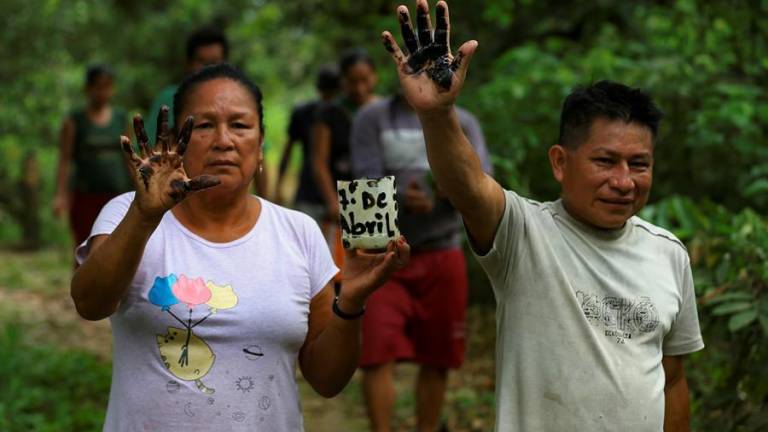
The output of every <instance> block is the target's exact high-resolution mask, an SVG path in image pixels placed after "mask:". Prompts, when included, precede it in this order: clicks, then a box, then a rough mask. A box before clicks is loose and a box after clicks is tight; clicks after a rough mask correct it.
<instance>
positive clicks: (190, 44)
mask: <svg viewBox="0 0 768 432" xmlns="http://www.w3.org/2000/svg"><path fill="white" fill-rule="evenodd" d="M213 44H219V45H221V49H222V52H223V53H224V60H226V59H227V58H228V56H229V41H227V36H225V35H224V32H222V31H221V30H219V29H218V28H216V27H214V26H205V27H200V28H198V29H197V30H195V31H193V32H192V33H191V34H190V35H189V37H187V61H190V60H192V59H193V58H194V57H195V51H196V50H197V49H198V48H200V47H204V46H208V45H213Z"/></svg>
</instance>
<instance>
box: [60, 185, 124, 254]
mask: <svg viewBox="0 0 768 432" xmlns="http://www.w3.org/2000/svg"><path fill="white" fill-rule="evenodd" d="M118 195H120V194H119V193H91V192H77V191H74V192H72V203H71V205H70V207H69V224H70V226H71V227H72V234H73V235H74V236H75V247H77V246H79V245H80V243H82V242H84V241H85V239H87V238H88V236H89V235H91V228H92V227H93V223H94V222H96V217H97V216H98V215H99V212H100V211H101V208H102V207H104V206H105V205H106V204H107V203H108V202H109V201H110V200H111V199H112V198H114V197H116V196H118Z"/></svg>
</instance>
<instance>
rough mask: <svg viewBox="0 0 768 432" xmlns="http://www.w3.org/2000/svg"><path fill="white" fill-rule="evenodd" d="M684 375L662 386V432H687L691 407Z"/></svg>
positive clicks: (689, 425) (689, 424) (689, 427)
mask: <svg viewBox="0 0 768 432" xmlns="http://www.w3.org/2000/svg"><path fill="white" fill-rule="evenodd" d="M688 399H689V397H688V382H687V381H686V379H685V377H682V378H680V379H678V380H677V381H676V382H675V383H673V384H671V385H668V386H667V387H665V388H664V432H689V431H690V430H691V409H690V402H689V400H688Z"/></svg>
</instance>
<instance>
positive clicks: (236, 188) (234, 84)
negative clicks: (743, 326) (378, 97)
mask: <svg viewBox="0 0 768 432" xmlns="http://www.w3.org/2000/svg"><path fill="white" fill-rule="evenodd" d="M261 99H262V96H261V92H260V90H259V89H258V87H256V86H255V85H254V84H253V83H251V82H250V81H249V80H248V79H247V78H246V77H245V76H244V75H243V74H242V73H241V72H240V71H238V70H237V69H235V68H234V67H232V66H230V65H226V64H224V65H215V66H209V67H207V68H205V69H202V70H201V71H199V72H197V73H195V74H193V75H191V76H190V77H188V78H187V79H185V81H184V82H183V83H182V84H181V86H180V87H179V89H178V91H177V93H176V95H175V97H174V112H173V113H172V115H173V116H174V119H175V120H176V121H175V124H176V125H181V127H180V130H178V131H171V130H169V128H168V115H169V112H168V109H167V108H164V109H162V110H161V112H160V115H159V116H158V119H157V124H158V129H157V130H158V133H157V143H158V144H159V145H156V146H155V147H154V149H151V148H150V147H149V145H148V139H147V136H146V133H145V132H144V126H143V122H142V120H141V118H140V117H139V116H137V117H136V118H135V119H134V128H135V132H136V136H137V139H138V141H139V152H138V153H136V152H135V151H134V148H133V147H132V146H131V143H130V141H129V140H128V138H126V137H123V138H122V141H121V145H122V147H123V149H124V151H125V153H126V156H127V160H128V161H129V165H130V168H131V173H132V177H133V182H134V185H135V188H136V192H135V193H128V194H124V195H121V196H119V197H117V198H115V199H114V200H112V201H111V202H110V203H109V204H107V206H106V207H105V208H104V209H103V211H102V212H101V214H100V215H99V217H98V219H97V220H96V222H95V224H94V226H93V229H92V231H91V235H90V237H89V238H88V240H86V241H85V242H84V243H82V244H81V245H80V246H79V247H78V249H77V258H78V261H79V262H80V263H81V266H80V267H79V269H78V270H77V271H76V273H75V274H74V276H73V279H72V285H71V293H72V298H73V299H74V302H75V305H76V307H77V311H78V312H79V313H80V315H81V316H83V317H84V318H86V319H89V320H100V319H103V318H107V317H109V318H110V321H111V324H112V331H113V335H114V357H113V361H114V366H113V376H112V387H111V391H110V398H109V407H108V411H107V418H106V422H105V425H104V430H106V431H123V430H155V431H166V430H172V429H171V428H173V430H176V429H179V428H182V429H183V430H199V431H203V430H205V431H209V430H233V431H234V430H255V429H257V428H258V429H259V430H280V431H300V430H303V426H302V423H303V422H302V416H301V411H300V404H299V400H298V392H297V386H296V382H295V378H294V371H295V367H296V363H297V360H298V365H299V367H300V369H301V371H302V373H303V375H304V377H305V378H306V380H307V381H308V382H309V383H310V384H311V386H312V387H313V388H314V389H315V390H316V391H317V392H318V393H319V394H321V395H323V396H325V397H331V396H334V395H335V394H337V393H338V392H339V391H341V390H342V389H343V388H344V386H345V385H346V384H347V382H348V381H349V379H350V377H351V376H352V374H353V372H354V370H355V367H356V366H357V361H358V357H359V348H360V336H359V335H360V319H359V317H360V316H362V314H363V312H364V310H365V309H364V306H365V301H366V299H367V298H368V296H369V295H370V294H371V293H372V292H373V291H374V290H376V289H377V288H378V287H379V286H380V285H382V284H383V283H384V282H385V281H386V280H387V278H388V277H389V275H390V274H391V273H392V272H394V271H396V270H397V269H399V268H402V267H403V266H404V265H405V263H406V262H407V261H408V258H409V253H410V252H409V247H408V245H407V243H406V242H405V240H404V239H403V238H399V239H397V240H395V241H392V242H390V244H389V246H388V247H387V249H386V251H383V252H380V253H367V252H363V251H358V250H352V251H348V252H347V256H346V259H345V262H344V266H343V268H342V269H341V286H340V291H339V294H338V295H337V296H334V287H333V284H332V283H331V280H332V279H333V277H334V276H335V275H336V273H337V272H338V269H337V268H336V266H335V265H334V263H333V261H332V259H331V256H330V253H329V251H328V248H327V246H326V244H325V241H324V239H323V237H322V235H321V233H320V230H319V229H318V226H317V224H316V223H315V222H314V221H312V219H310V218H309V217H308V216H306V215H304V214H301V213H298V212H295V211H292V210H288V209H285V208H282V207H279V206H277V205H275V204H272V203H270V202H268V201H266V200H264V199H263V198H259V197H257V196H254V195H251V194H250V193H249V192H248V187H249V184H250V182H251V179H252V178H253V176H254V175H255V174H256V173H257V172H258V171H259V169H260V166H261V164H262V163H263V154H262V150H261V145H262V142H263V136H264V126H263V108H262V104H261Z"/></svg>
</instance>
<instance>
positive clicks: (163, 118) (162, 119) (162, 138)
mask: <svg viewBox="0 0 768 432" xmlns="http://www.w3.org/2000/svg"><path fill="white" fill-rule="evenodd" d="M156 130H157V134H156V135H155V147H156V148H157V146H158V145H159V146H160V149H159V150H160V151H162V152H163V153H168V151H169V150H170V145H171V143H170V136H169V134H168V106H167V105H163V106H161V107H160V112H159V113H157V129H156Z"/></svg>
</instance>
